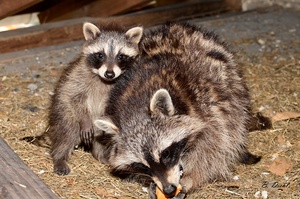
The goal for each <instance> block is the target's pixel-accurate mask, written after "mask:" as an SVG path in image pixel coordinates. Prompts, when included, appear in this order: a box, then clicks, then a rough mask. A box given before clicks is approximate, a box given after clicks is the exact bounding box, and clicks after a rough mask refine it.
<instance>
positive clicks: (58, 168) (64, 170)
mask: <svg viewBox="0 0 300 199" xmlns="http://www.w3.org/2000/svg"><path fill="white" fill-rule="evenodd" d="M70 171H71V170H70V168H69V167H68V165H67V163H66V162H64V161H63V162H58V163H55V164H54V172H55V173H56V174H57V175H60V176H62V175H68V174H69V173H70Z"/></svg>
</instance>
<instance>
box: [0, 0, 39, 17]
mask: <svg viewBox="0 0 300 199" xmlns="http://www.w3.org/2000/svg"><path fill="white" fill-rule="evenodd" d="M41 1H42V0H18V1H8V0H6V1H0V19H3V18H5V17H7V16H9V15H12V14H15V13H17V12H19V11H22V10H24V9H26V8H28V7H30V6H32V5H34V4H37V3H39V2H41Z"/></svg>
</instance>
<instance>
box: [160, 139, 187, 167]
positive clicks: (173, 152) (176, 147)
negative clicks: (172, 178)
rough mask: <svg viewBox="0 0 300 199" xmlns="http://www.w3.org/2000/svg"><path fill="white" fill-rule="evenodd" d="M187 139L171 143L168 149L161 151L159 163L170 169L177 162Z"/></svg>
mask: <svg viewBox="0 0 300 199" xmlns="http://www.w3.org/2000/svg"><path fill="white" fill-rule="evenodd" d="M186 143H187V139H183V140H181V141H179V142H174V143H172V144H171V145H170V146H169V147H167V148H166V149H165V150H163V151H162V152H161V154H160V162H161V163H162V164H164V165H165V166H166V167H167V168H168V167H172V166H174V165H175V164H177V162H178V161H179V158H180V155H181V153H182V151H183V150H184V147H185V145H186Z"/></svg>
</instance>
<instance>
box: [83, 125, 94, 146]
mask: <svg viewBox="0 0 300 199" xmlns="http://www.w3.org/2000/svg"><path fill="white" fill-rule="evenodd" d="M80 134H81V140H82V142H83V143H84V144H85V145H86V146H88V147H91V146H92V143H93V137H94V130H93V128H91V129H89V130H85V131H81V133H80Z"/></svg>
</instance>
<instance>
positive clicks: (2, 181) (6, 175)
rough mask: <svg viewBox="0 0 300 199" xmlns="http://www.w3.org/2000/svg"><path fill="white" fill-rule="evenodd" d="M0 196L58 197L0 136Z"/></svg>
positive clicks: (53, 198) (16, 198) (15, 198)
mask: <svg viewBox="0 0 300 199" xmlns="http://www.w3.org/2000/svg"><path fill="white" fill-rule="evenodd" d="M0 154H1V155H0V171H1V172H0V198H14V199H22V198H45V199H55V198H58V197H57V196H56V195H55V194H54V193H53V192H52V191H51V190H50V189H49V187H48V186H47V185H46V184H44V182H43V181H42V180H41V179H40V178H39V177H38V176H37V175H36V174H35V173H34V172H33V171H32V170H30V169H29V168H28V167H27V166H26V165H25V163H24V162H23V161H22V160H21V159H20V158H19V156H18V155H17V154H16V153H15V152H14V151H13V150H12V149H11V148H10V147H9V146H8V144H7V143H6V142H5V141H4V140H3V138H2V137H0Z"/></svg>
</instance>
